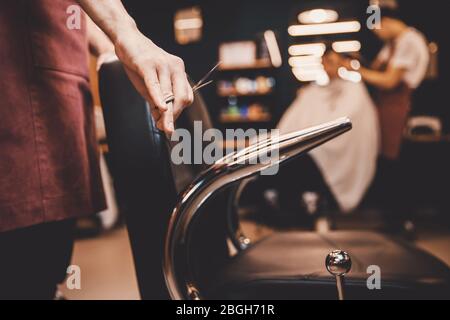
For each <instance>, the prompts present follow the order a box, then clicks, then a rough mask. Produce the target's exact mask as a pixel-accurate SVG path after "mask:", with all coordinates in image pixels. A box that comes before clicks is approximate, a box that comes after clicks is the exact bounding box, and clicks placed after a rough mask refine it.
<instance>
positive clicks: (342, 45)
mask: <svg viewBox="0 0 450 320" xmlns="http://www.w3.org/2000/svg"><path fill="white" fill-rule="evenodd" d="M332 46H333V50H334V51H336V52H338V53H344V52H358V51H360V50H361V42H359V41H357V40H354V41H337V42H334V43H333V45H332Z"/></svg>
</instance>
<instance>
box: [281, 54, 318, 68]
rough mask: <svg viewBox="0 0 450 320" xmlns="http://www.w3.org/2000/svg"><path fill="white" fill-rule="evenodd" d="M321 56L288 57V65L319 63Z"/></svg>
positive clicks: (298, 65) (297, 65)
mask: <svg viewBox="0 0 450 320" xmlns="http://www.w3.org/2000/svg"><path fill="white" fill-rule="evenodd" d="M321 64H322V58H320V57H315V56H300V57H290V58H289V65H290V66H291V67H300V66H304V65H321Z"/></svg>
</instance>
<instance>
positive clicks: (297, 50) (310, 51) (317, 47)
mask: <svg viewBox="0 0 450 320" xmlns="http://www.w3.org/2000/svg"><path fill="white" fill-rule="evenodd" d="M326 48H327V47H326V45H325V44H324V43H310V44H297V45H293V46H290V47H289V54H290V55H291V56H303V55H313V56H318V57H321V56H323V54H324V53H325V50H326Z"/></svg>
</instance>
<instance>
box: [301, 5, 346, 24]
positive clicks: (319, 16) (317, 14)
mask: <svg viewBox="0 0 450 320" xmlns="http://www.w3.org/2000/svg"><path fill="white" fill-rule="evenodd" d="M338 19H339V15H338V13H337V12H336V11H334V10H325V9H314V10H310V11H305V12H302V13H300V14H299V15H298V21H300V23H303V24H314V23H327V22H335V21H337V20H338Z"/></svg>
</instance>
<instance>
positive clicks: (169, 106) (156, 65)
mask: <svg viewBox="0 0 450 320" xmlns="http://www.w3.org/2000/svg"><path fill="white" fill-rule="evenodd" d="M115 49H116V54H117V56H118V57H119V59H120V60H121V61H122V63H123V64H124V67H125V70H126V72H127V74H128V76H129V78H130V80H131V81H132V83H133V84H134V86H135V87H136V89H137V90H138V92H139V93H140V94H141V95H142V96H143V97H144V98H145V99H146V100H147V101H148V102H149V103H150V104H151V106H152V110H151V112H152V116H153V117H154V119H155V121H156V122H157V126H158V128H159V129H160V130H163V131H164V132H165V133H166V134H168V135H169V136H170V135H171V134H172V133H173V131H174V121H175V120H176V118H177V117H178V116H179V115H180V114H181V112H182V110H183V109H184V108H185V107H187V106H189V105H190V104H191V103H192V101H193V99H194V95H193V92H192V88H191V86H190V84H189V81H188V79H187V75H186V71H185V68H184V63H183V60H182V59H180V58H179V57H176V56H174V55H171V54H169V53H167V52H165V51H164V50H163V49H161V48H159V47H158V46H157V45H155V44H154V43H153V42H152V41H151V40H150V39H148V38H147V37H145V36H144V35H143V34H142V33H140V32H139V31H137V30H136V32H132V33H131V34H129V35H127V36H126V37H122V39H119V40H118V41H117V42H116V43H115ZM170 96H173V97H174V100H173V103H166V101H167V98H169V97H170Z"/></svg>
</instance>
